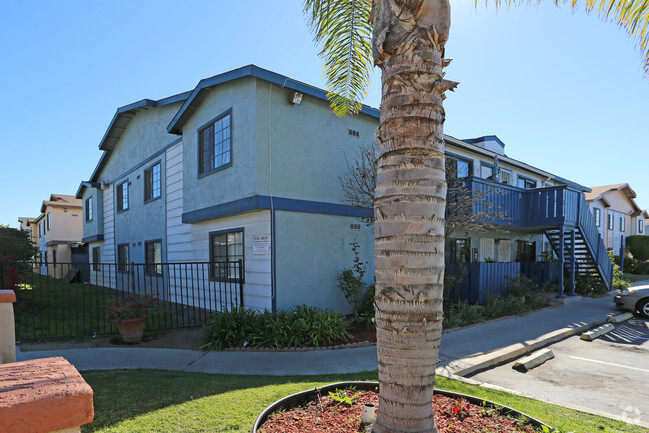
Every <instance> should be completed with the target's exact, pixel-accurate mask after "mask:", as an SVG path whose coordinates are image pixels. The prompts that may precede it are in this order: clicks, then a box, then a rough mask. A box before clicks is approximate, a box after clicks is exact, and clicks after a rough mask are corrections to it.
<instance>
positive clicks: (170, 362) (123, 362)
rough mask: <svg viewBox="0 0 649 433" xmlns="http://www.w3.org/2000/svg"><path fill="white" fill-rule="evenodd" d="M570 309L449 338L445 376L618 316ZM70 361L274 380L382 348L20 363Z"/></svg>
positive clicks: (86, 353) (122, 354) (366, 365)
mask: <svg viewBox="0 0 649 433" xmlns="http://www.w3.org/2000/svg"><path fill="white" fill-rule="evenodd" d="M572 301H573V302H570V303H568V304H566V305H562V306H557V307H554V308H547V309H544V310H540V311H536V312H534V313H531V314H528V315H526V316H515V317H509V318H504V319H500V320H495V321H491V322H488V323H483V324H479V325H475V326H471V327H467V328H463V329H458V330H455V331H451V332H448V333H445V334H443V336H442V344H441V348H440V352H439V359H440V365H439V367H438V369H437V372H438V374H442V375H445V376H449V377H457V376H465V375H468V374H471V373H473V372H475V371H480V370H484V369H486V368H489V367H490V366H492V365H496V364H500V363H503V362H506V361H509V360H511V359H514V358H516V357H519V356H522V355H523V354H525V353H528V352H530V351H533V350H535V349H537V348H539V347H542V346H546V345H548V344H551V343H553V342H555V341H559V340H561V339H564V338H567V337H569V336H571V335H574V334H576V333H580V332H583V331H585V330H587V329H589V328H591V327H593V326H596V325H599V324H601V323H603V322H604V321H606V319H607V318H608V317H609V316H611V315H613V314H615V310H614V308H613V302H612V295H609V296H606V297H604V298H599V299H590V298H583V299H581V298H579V299H572ZM50 356H62V357H64V358H66V359H67V360H68V361H70V363H72V364H73V365H74V366H75V367H76V368H77V369H79V370H106V369H136V368H153V369H163V370H178V371H188V372H203V373H222V374H258V375H271V376H284V375H311V374H329V373H331V374H341V373H355V372H360V371H366V370H375V369H376V367H377V357H376V347H374V346H370V347H356V348H348V349H336V350H317V351H308V352H209V353H205V352H201V351H193V350H180V349H155V348H138V347H126V348H88V349H59V350H46V351H29V352H22V351H20V350H19V351H18V353H17V358H18V361H25V360H28V359H35V358H44V357H50Z"/></svg>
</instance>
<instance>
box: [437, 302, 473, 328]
mask: <svg viewBox="0 0 649 433" xmlns="http://www.w3.org/2000/svg"><path fill="white" fill-rule="evenodd" d="M482 321H483V318H482V314H480V308H479V307H478V306H476V305H470V304H465V303H464V302H458V303H457V304H452V305H450V306H449V307H445V308H444V319H443V320H442V328H443V329H449V328H457V327H458V326H466V325H471V324H474V323H480V322H482Z"/></svg>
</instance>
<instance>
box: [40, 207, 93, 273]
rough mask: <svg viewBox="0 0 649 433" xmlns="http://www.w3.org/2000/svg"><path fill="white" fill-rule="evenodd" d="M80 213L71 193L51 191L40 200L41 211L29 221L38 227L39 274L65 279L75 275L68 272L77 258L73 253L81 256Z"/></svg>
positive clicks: (81, 231) (80, 209) (81, 229)
mask: <svg viewBox="0 0 649 433" xmlns="http://www.w3.org/2000/svg"><path fill="white" fill-rule="evenodd" d="M81 213H82V206H81V200H79V199H76V198H75V197H74V196H72V195H64V194H52V195H50V199H49V200H45V201H43V204H42V205H41V215H40V216H39V217H38V218H36V219H35V220H34V221H33V222H32V224H33V225H34V226H35V227H37V229H36V230H35V232H36V233H37V238H38V247H39V251H40V261H41V262H42V265H41V274H44V275H49V276H50V277H54V278H63V279H68V281H69V280H71V279H72V278H74V275H71V274H70V272H71V269H72V268H71V266H70V264H71V263H73V262H75V261H76V260H75V259H76V257H73V256H75V255H82V256H83V251H80V250H83V247H82V245H81V238H82V237H83V224H82V220H81ZM81 261H83V260H81Z"/></svg>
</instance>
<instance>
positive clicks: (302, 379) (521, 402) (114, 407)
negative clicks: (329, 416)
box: [81, 370, 646, 433]
mask: <svg viewBox="0 0 649 433" xmlns="http://www.w3.org/2000/svg"><path fill="white" fill-rule="evenodd" d="M83 376H84V378H85V379H86V381H87V382H88V383H89V384H90V386H92V388H93V390H94V393H95V394H94V404H95V420H94V421H93V422H92V423H91V424H88V425H86V426H83V427H82V429H81V431H82V432H84V433H86V432H102V433H104V432H114V433H138V432H141V433H150V432H156V433H166V432H169V433H172V432H173V433H185V432H187V433H193V432H238V433H248V432H250V430H251V428H252V424H253V423H254V421H255V419H256V418H257V416H258V415H259V414H260V413H261V412H262V411H263V410H264V409H265V408H266V407H267V406H268V405H270V404H271V403H272V402H274V401H276V400H278V399H280V398H282V397H285V396H287V395H289V394H293V393H296V392H299V391H304V390H307V389H310V388H314V387H317V386H322V385H324V384H327V383H332V382H338V381H348V380H373V381H375V380H377V373H376V371H373V372H364V373H358V374H348V375H328V376H293V377H273V376H231V375H216V374H214V375H212V374H203V373H183V372H172V371H161V370H116V371H95V372H84V373H83ZM437 387H438V388H441V389H447V390H451V391H457V392H461V393H465V394H471V395H475V396H478V397H481V398H485V399H489V400H493V401H495V402H498V403H501V404H504V405H507V406H511V407H513V408H515V409H518V410H520V411H522V412H526V413H527V414H529V415H531V416H533V417H536V418H538V419H540V420H541V421H544V422H546V423H548V424H550V425H554V426H559V427H562V428H564V429H565V430H566V431H567V432H570V431H574V432H584V433H593V432H634V433H641V432H646V430H645V429H644V428H642V427H636V426H631V425H628V424H625V423H622V422H619V421H614V420H611V419H608V418H602V417H598V416H595V415H590V414H586V413H583V412H578V411H574V410H570V409H565V408H563V407H559V406H554V405H551V404H547V403H542V402H539V401H535V400H530V399H526V398H522V397H517V396H514V395H511V394H507V393H504V392H500V391H494V390H489V389H484V388H480V387H476V386H472V385H467V384H464V383H462V382H457V381H452V380H449V379H446V378H443V377H438V378H437Z"/></svg>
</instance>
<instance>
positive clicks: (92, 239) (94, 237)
mask: <svg viewBox="0 0 649 433" xmlns="http://www.w3.org/2000/svg"><path fill="white" fill-rule="evenodd" d="M103 240H104V235H92V236H86V237H85V238H83V239H81V242H83V243H88V242H97V241H103Z"/></svg>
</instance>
